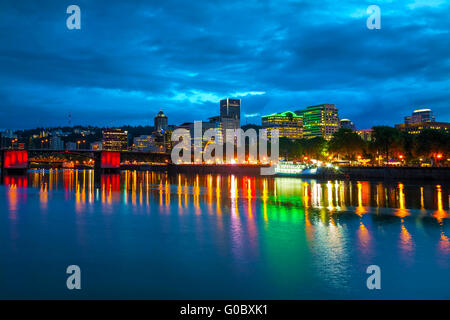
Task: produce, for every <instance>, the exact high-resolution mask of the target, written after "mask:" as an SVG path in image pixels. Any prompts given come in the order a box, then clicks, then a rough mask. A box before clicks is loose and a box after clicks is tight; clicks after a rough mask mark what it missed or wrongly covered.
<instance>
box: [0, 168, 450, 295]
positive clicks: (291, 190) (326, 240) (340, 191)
mask: <svg viewBox="0 0 450 320" xmlns="http://www.w3.org/2000/svg"><path fill="white" fill-rule="evenodd" d="M0 208H1V214H0V243H1V245H0V298H64V299H65V298H88V299H89V298H155V299H184V298H186V299H187V298H190V299H250V298H251V299H347V298H350V299H359V298H373V299H386V298H402V299H403V298H413V299H416V298H417V299H419V298H420V299H428V298H439V299H449V298H450V286H449V284H450V227H449V217H450V215H449V185H448V184H443V183H440V184H437V183H431V184H430V183H418V182H417V183H411V182H403V183H402V182H395V183H390V184H386V183H381V182H367V181H353V182H352V181H328V182H327V181H325V182H319V181H315V180H302V179H297V178H278V177H276V178H274V177H268V178H254V177H237V176H224V175H222V176H219V175H197V176H195V175H193V176H185V175H178V176H168V175H166V174H164V173H151V172H123V173H122V174H120V175H105V176H102V178H101V180H100V181H95V182H94V175H93V172H92V171H69V170H67V171H62V170H61V171H55V170H53V171H33V172H30V173H29V174H28V176H26V177H5V179H4V184H3V185H0ZM71 264H76V265H79V266H80V268H81V273H82V290H79V291H76V290H74V291H69V290H67V289H66V278H67V274H66V273H65V271H66V268H67V266H68V265H71ZM372 264H376V265H378V266H380V268H381V275H382V276H381V286H382V288H381V290H368V289H367V287H366V279H367V277H368V276H369V275H368V274H366V268H367V267H368V266H369V265H372Z"/></svg>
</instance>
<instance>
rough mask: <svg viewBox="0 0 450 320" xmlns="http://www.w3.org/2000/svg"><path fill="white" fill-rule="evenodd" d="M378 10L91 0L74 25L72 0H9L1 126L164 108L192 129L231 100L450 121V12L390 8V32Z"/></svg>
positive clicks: (2, 16)
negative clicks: (369, 24) (374, 24)
mask: <svg viewBox="0 0 450 320" xmlns="http://www.w3.org/2000/svg"><path fill="white" fill-rule="evenodd" d="M369 4H371V3H369V2H367V1H363V2H361V3H354V2H352V1H347V2H345V3H339V4H334V3H331V2H328V1H326V2H325V3H324V2H320V3H317V2H314V1H303V2H301V3H295V2H289V3H279V2H272V1H269V2H265V3H260V2H257V1H251V2H246V3H245V5H244V4H242V3H237V2H232V3H230V2H223V3H221V2H219V3H214V4H209V3H207V2H203V1H196V2H195V3H188V4H186V3H183V8H184V9H183V10H180V8H181V6H180V3H178V2H177V1H166V2H164V3H162V4H161V3H146V4H143V3H141V2H133V1H131V2H127V3H121V4H114V5H111V4H107V3H103V2H101V1H97V2H86V1H79V2H78V3H77V5H79V6H80V8H81V15H82V20H81V29H80V30H68V29H67V28H66V25H65V22H66V19H67V17H68V15H67V14H66V11H65V10H66V7H65V5H63V4H58V3H51V2H49V1H42V2H39V4H36V3H33V2H26V1H24V2H20V3H13V2H11V1H4V2H2V4H1V5H0V30H1V31H0V32H1V36H2V40H3V41H2V44H0V66H1V69H2V73H1V75H0V83H1V84H2V85H1V89H0V102H1V104H0V114H1V115H2V117H0V128H5V129H7V128H11V129H28V128H34V127H38V126H44V127H54V126H65V125H67V123H68V115H69V113H70V114H71V118H72V123H73V124H79V125H89V124H94V125H99V126H104V127H114V126H119V125H124V124H130V125H145V124H147V122H149V121H151V120H152V119H153V116H154V114H155V113H156V112H157V111H159V110H160V109H163V110H164V112H165V113H167V114H169V115H171V117H172V119H173V123H183V122H185V121H194V120H201V119H206V118H209V117H211V116H214V115H215V114H216V107H215V106H216V105H217V103H219V101H220V100H221V99H223V98H226V97H234V98H237V99H242V100H243V103H242V109H243V110H245V111H244V112H243V114H242V117H241V123H242V124H246V123H257V124H260V117H261V116H262V115H265V114H271V113H274V112H278V111H281V110H297V109H298V108H301V107H303V106H308V105H315V104H320V103H332V104H335V105H336V107H337V108H338V109H339V110H340V114H341V115H342V116H344V117H346V118H350V119H351V120H352V121H353V122H354V123H355V124H356V125H357V127H358V128H370V127H372V126H373V125H376V124H380V125H391V126H393V125H394V124H397V123H401V119H402V118H403V117H404V116H405V115H407V114H410V112H411V110H414V109H420V108H431V109H433V110H434V112H435V113H436V114H437V115H438V117H439V121H442V122H449V121H450V108H448V104H449V101H450V94H449V92H450V90H449V88H450V83H449V80H448V77H446V75H447V74H448V73H449V71H450V65H449V63H448V60H447V59H446V57H448V56H449V54H450V52H449V50H450V49H449V48H448V46H446V41H445V40H446V39H447V37H448V32H447V30H448V24H449V22H448V19H446V13H447V12H448V10H449V4H448V3H445V2H443V1H427V2H425V1H399V2H396V3H391V2H389V1H379V2H378V3H377V4H378V5H379V6H380V8H381V15H382V26H381V29H379V30H369V29H367V28H366V20H367V17H368V15H367V14H366V11H365V10H366V8H367V6H368V5H369ZM186 6H187V8H186ZM296 13H297V14H296ZM218 16H227V17H228V18H227V19H221V23H220V24H219V23H217V17H218ZM248 16H251V17H252V19H251V20H249V19H247V17H248ZM30 17H33V19H31V18H30ZM155 30H157V32H155ZM180 30H183V31H182V32H180ZM324 34H326V35H327V37H326V38H324V37H323V36H321V35H324ZM197 115H201V116H198V119H197V118H196V117H197Z"/></svg>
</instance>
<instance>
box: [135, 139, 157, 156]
mask: <svg viewBox="0 0 450 320" xmlns="http://www.w3.org/2000/svg"><path fill="white" fill-rule="evenodd" d="M155 147H156V144H155V138H154V137H153V136H149V135H145V136H139V137H135V138H134V139H133V150H134V151H141V152H153V151H155Z"/></svg>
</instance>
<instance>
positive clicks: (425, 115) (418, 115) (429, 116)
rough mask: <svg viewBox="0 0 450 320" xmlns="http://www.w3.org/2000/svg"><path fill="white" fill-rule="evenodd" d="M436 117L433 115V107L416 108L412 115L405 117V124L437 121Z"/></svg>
mask: <svg viewBox="0 0 450 320" xmlns="http://www.w3.org/2000/svg"><path fill="white" fill-rule="evenodd" d="M435 121H436V118H435V117H434V115H433V111H431V109H418V110H414V112H413V113H412V115H410V116H407V117H405V124H412V123H422V122H435Z"/></svg>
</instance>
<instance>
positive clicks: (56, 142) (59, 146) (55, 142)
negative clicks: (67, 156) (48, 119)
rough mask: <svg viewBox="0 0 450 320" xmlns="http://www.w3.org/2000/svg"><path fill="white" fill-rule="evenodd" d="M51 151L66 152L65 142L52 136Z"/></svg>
mask: <svg viewBox="0 0 450 320" xmlns="http://www.w3.org/2000/svg"><path fill="white" fill-rule="evenodd" d="M50 149H52V150H64V141H63V140H62V139H61V138H60V137H58V136H52V137H51V138H50Z"/></svg>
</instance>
